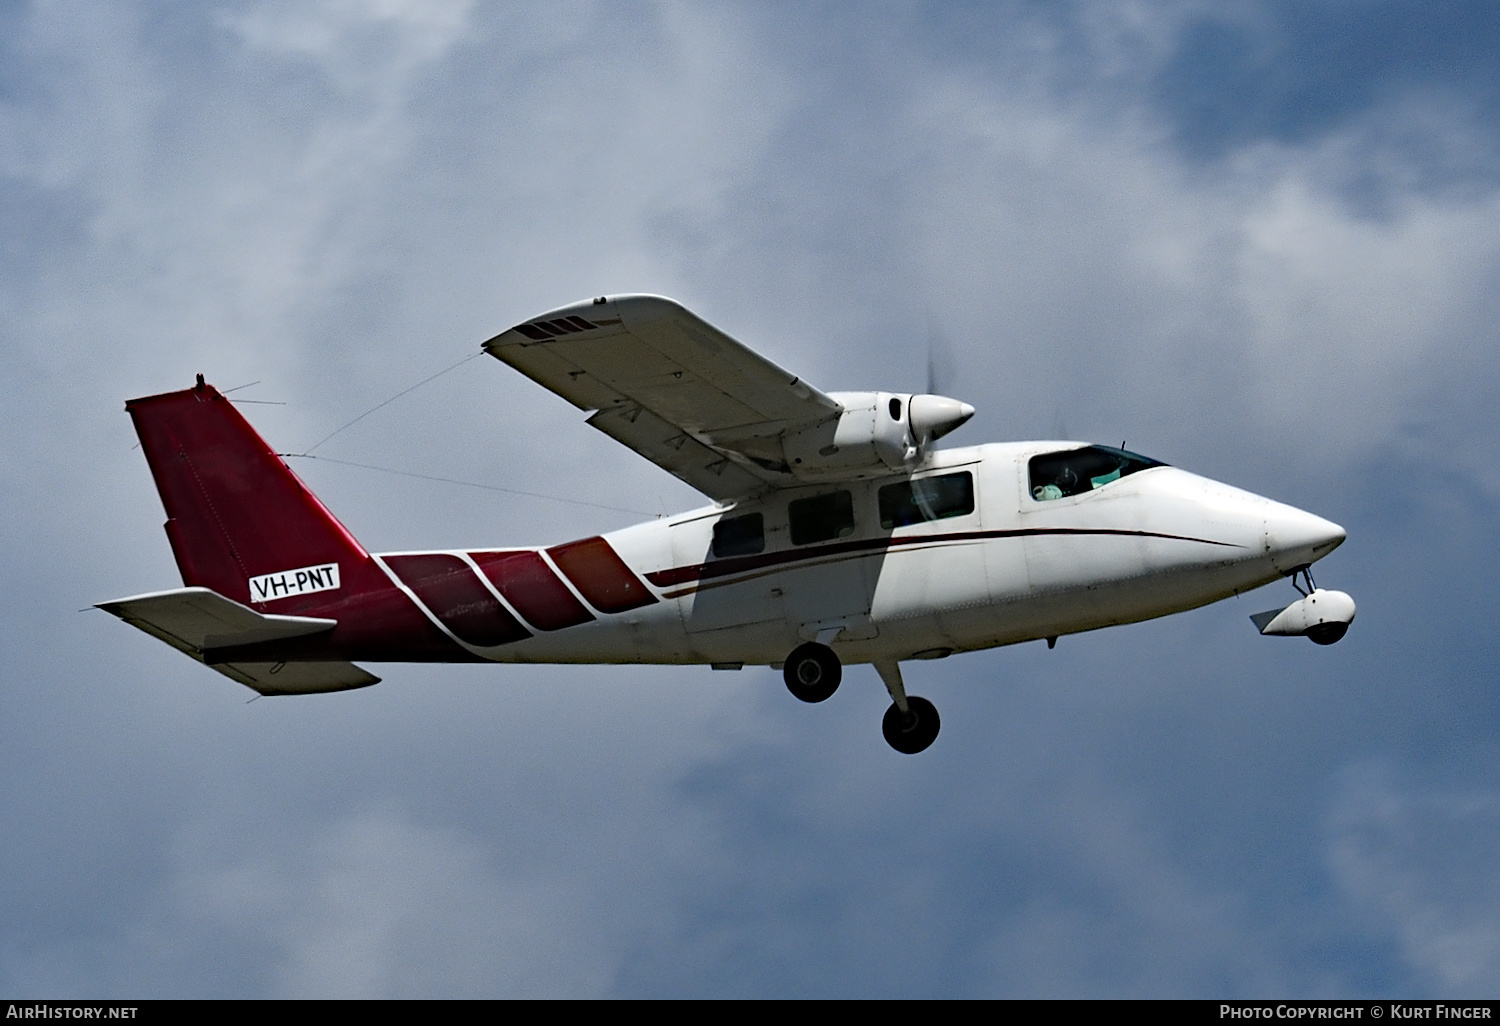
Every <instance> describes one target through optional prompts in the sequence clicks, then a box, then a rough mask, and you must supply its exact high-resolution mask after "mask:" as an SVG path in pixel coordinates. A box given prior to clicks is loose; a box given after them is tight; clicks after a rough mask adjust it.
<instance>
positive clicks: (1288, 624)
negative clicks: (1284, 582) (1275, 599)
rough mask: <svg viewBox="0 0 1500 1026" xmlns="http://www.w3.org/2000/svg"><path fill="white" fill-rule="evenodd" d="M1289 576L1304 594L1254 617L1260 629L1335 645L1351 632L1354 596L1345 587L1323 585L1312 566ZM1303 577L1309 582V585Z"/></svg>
mask: <svg viewBox="0 0 1500 1026" xmlns="http://www.w3.org/2000/svg"><path fill="white" fill-rule="evenodd" d="M1289 576H1290V577H1291V578H1292V587H1294V588H1296V589H1297V593H1298V594H1299V595H1301V596H1302V598H1301V599H1300V600H1299V601H1297V602H1293V603H1292V604H1291V605H1289V606H1287V607H1286V608H1285V609H1268V610H1266V611H1265V612H1264V613H1256V614H1255V615H1254V616H1252V617H1250V619H1251V621H1252V622H1253V623H1254V624H1255V626H1256V629H1257V630H1259V631H1260V632H1261V633H1262V634H1266V635H1282V636H1290V637H1304V638H1307V639H1308V640H1309V641H1311V642H1313V643H1314V644H1316V645H1332V644H1333V643H1334V642H1336V641H1338V640H1339V639H1340V638H1342V637H1343V636H1344V635H1345V634H1347V633H1348V631H1349V624H1351V623H1353V622H1354V612H1355V607H1354V600H1353V599H1352V598H1350V597H1349V596H1348V595H1347V594H1345V593H1344V592H1342V591H1324V590H1323V589H1322V588H1319V587H1318V586H1317V584H1315V583H1314V582H1313V579H1312V574H1311V572H1310V571H1309V568H1308V567H1305V566H1300V567H1298V568H1297V569H1295V570H1293V571H1292V572H1291V574H1290V575H1289ZM1299 577H1300V578H1301V579H1302V581H1305V582H1306V583H1307V587H1306V588H1304V587H1303V586H1302V584H1301V583H1299V581H1298V578H1299Z"/></svg>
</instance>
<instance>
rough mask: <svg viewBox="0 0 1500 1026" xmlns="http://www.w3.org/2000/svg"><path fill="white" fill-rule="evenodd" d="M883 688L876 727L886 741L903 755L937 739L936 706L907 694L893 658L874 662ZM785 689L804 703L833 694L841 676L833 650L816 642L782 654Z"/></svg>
mask: <svg viewBox="0 0 1500 1026" xmlns="http://www.w3.org/2000/svg"><path fill="white" fill-rule="evenodd" d="M875 669H876V671H877V672H878V673H879V674H880V679H881V680H883V681H885V689H886V690H887V691H889V692H890V694H891V707H890V708H889V709H887V710H886V711H885V719H884V720H882V721H881V724H880V729H881V732H882V733H884V734H885V739H886V742H887V743H888V744H889V745H890V746H891V747H892V748H894V749H895V750H896V751H898V752H900V753H902V754H903V755H916V754H917V753H918V752H921V751H925V750H926V749H927V748H928V747H929V746H930V745H931V744H932V743H933V742H934V741H936V740H937V736H938V730H939V729H941V727H942V721H941V720H940V719H939V718H938V711H937V708H936V707H935V706H934V705H933V704H932V703H931V702H929V701H927V699H925V698H919V697H917V696H916V695H911V696H908V695H907V693H906V686H905V684H904V683H903V682H902V680H901V664H900V663H898V662H896V661H895V660H894V659H891V660H883V661H881V662H877V663H876V664H875ZM782 676H783V677H784V678H785V679H786V687H787V690H788V691H790V692H791V693H792V694H793V695H795V696H796V697H797V698H800V699H801V700H802V701H804V702H822V701H826V700H827V699H829V698H831V697H832V696H833V693H834V692H835V691H837V690H838V687H839V682H840V681H841V680H842V679H843V676H844V667H843V664H842V663H840V662H839V657H838V656H837V655H835V654H834V652H833V649H831V648H829V647H828V646H827V645H821V644H819V643H818V642H816V641H809V642H808V643H806V644H805V645H798V646H797V647H796V648H794V649H793V650H792V654H791V655H789V656H787V657H786V665H785V666H783V667H782Z"/></svg>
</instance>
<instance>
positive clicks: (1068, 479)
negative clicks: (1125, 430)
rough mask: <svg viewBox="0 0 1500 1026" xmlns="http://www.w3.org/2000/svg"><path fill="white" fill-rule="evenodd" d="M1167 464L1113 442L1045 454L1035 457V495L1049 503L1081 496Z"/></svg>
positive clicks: (1033, 458)
mask: <svg viewBox="0 0 1500 1026" xmlns="http://www.w3.org/2000/svg"><path fill="white" fill-rule="evenodd" d="M1164 466H1166V464H1165V463H1162V462H1160V461H1159V460H1153V459H1147V458H1146V457H1145V456H1138V455H1136V454H1135V453H1133V452H1126V451H1125V450H1124V449H1116V448H1114V447H1113V446H1109V445H1091V446H1089V447H1088V448H1086V449H1069V450H1067V451H1066V452H1049V453H1044V454H1043V455H1041V456H1033V457H1032V458H1031V463H1030V465H1029V469H1030V471H1031V497H1032V498H1033V499H1036V500H1037V501H1038V502H1046V501H1047V500H1048V499H1061V498H1064V497H1065V496H1068V495H1081V494H1083V493H1084V492H1091V491H1093V490H1094V489H1096V488H1103V487H1104V486H1105V485H1107V484H1109V483H1110V482H1111V481H1118V480H1119V479H1120V478H1122V477H1128V476H1129V475H1131V474H1134V473H1138V472H1139V471H1142V470H1149V469H1150V468H1152V467H1164Z"/></svg>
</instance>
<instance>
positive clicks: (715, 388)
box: [484, 295, 843, 501]
mask: <svg viewBox="0 0 1500 1026" xmlns="http://www.w3.org/2000/svg"><path fill="white" fill-rule="evenodd" d="M484 349H485V351H486V352H488V353H489V354H490V355H491V356H494V357H495V358H497V359H499V360H502V361H504V362H505V363H507V364H509V365H510V366H512V367H514V368H515V369H516V370H518V371H520V372H521V373H522V374H525V375H526V376H527V377H529V378H531V379H532V380H533V381H535V382H537V384H539V385H541V386H542V387H544V388H547V389H549V390H551V391H553V392H556V393H557V394H558V395H560V396H562V397H563V398H564V399H566V400H568V401H569V402H570V403H572V404H573V405H574V406H577V407H578V408H579V409H582V410H589V411H593V415H592V416H590V417H589V418H588V423H590V424H592V425H593V426H594V427H596V428H598V429H599V430H600V431H603V432H604V433H605V434H607V435H609V436H610V437H611V438H614V439H615V440H617V441H619V442H621V443H623V444H625V445H627V446H629V447H630V448H632V449H634V450H635V451H636V452H638V453H640V454H641V455H642V456H644V457H646V458H647V459H648V460H650V461H651V462H652V463H655V464H656V465H657V466H659V467H661V468H662V469H663V470H666V471H668V472H669V473H671V474H674V475H676V476H677V477H679V478H681V479H682V480H683V481H686V482H687V483H688V484H690V485H692V486H693V487H694V488H696V489H698V490H699V491H700V492H703V493H704V494H705V495H707V496H709V497H710V498H713V499H717V500H720V501H723V500H727V499H732V498H736V497H739V496H743V495H747V494H750V493H752V492H757V491H760V490H762V489H764V488H766V487H768V486H778V485H789V484H794V483H798V482H797V478H795V477H793V475H792V474H791V471H790V470H789V469H788V467H787V465H786V462H785V460H786V457H785V455H784V453H783V449H782V444H781V439H782V436H783V435H784V434H785V433H787V432H788V431H795V430H800V429H803V428H806V427H809V426H812V425H816V424H820V423H823V422H827V421H833V420H836V419H837V418H838V417H839V415H840V414H841V413H842V411H843V407H842V406H841V405H840V404H839V403H838V402H837V401H836V400H834V399H833V398H831V397H829V396H827V395H825V394H823V393H822V392H820V391H818V390H817V389H815V388H813V387H812V386H810V385H808V384H807V383H806V382H804V381H802V380H801V379H800V378H798V377H797V376H796V375H794V374H791V373H789V372H787V371H785V370H783V369H782V368H780V367H778V366H776V364H774V363H772V362H771V361H770V360H767V359H766V358H765V357H763V356H761V355H760V354H758V353H755V352H753V351H751V350H750V349H748V348H746V347H745V346H743V345H741V344H740V343H739V342H736V341H735V340H734V339H732V338H730V337H729V336H728V335H726V334H724V333H723V332H722V331H720V330H719V329H718V328H715V327H714V326H713V325H711V324H709V323H708V322H707V321H705V320H703V319H702V318H700V317H698V316H696V315H695V314H693V313H691V312H690V311H688V310H687V309H685V308H684V307H682V306H681V305H680V304H678V303H676V302H673V301H672V300H670V299H666V298H664V297H662V296H649V295H627V296H609V297H601V298H599V299H595V300H593V301H592V302H584V303H575V304H574V305H572V306H567V307H563V308H561V309H558V310H553V311H551V312H549V313H545V314H542V315H541V316H540V317H535V318H532V319H531V320H530V321H527V322H526V323H524V324H518V325H516V326H515V327H514V328H511V329H510V330H508V331H505V332H502V333H500V334H499V335H496V336H495V337H494V338H492V339H490V340H489V341H488V342H486V343H485V344H484Z"/></svg>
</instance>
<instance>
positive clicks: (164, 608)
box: [97, 588, 338, 657]
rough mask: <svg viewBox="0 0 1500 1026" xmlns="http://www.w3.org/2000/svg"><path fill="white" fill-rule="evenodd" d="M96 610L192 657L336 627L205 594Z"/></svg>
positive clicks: (158, 595) (191, 592) (150, 598)
mask: <svg viewBox="0 0 1500 1026" xmlns="http://www.w3.org/2000/svg"><path fill="white" fill-rule="evenodd" d="M97 607H98V608H99V609H102V610H104V611H105V612H106V613H113V614H114V615H115V616H118V617H119V618H120V619H121V620H124V621H125V622H126V623H128V624H130V625H131V626H132V627H139V628H140V629H141V630H143V631H145V632H146V633H147V634H150V635H152V636H154V637H157V638H160V639H161V640H162V641H165V642H166V643H167V644H169V645H171V646H172V647H173V648H176V649H179V650H181V651H183V652H186V653H187V654H188V655H191V656H194V657H201V656H202V654H203V650H204V649H206V648H224V647H227V646H229V645H253V644H255V643H257V642H261V641H280V640H282V639H285V638H298V637H301V636H302V635H304V634H317V633H319V632H320V631H327V630H332V629H333V628H334V627H336V626H338V621H337V620H325V619H323V618H321V617H314V616H277V615H275V614H271V613H257V612H256V611H255V610H253V609H251V608H250V607H249V606H245V605H241V604H240V603H238V602H236V601H234V600H233V599H228V598H225V597H224V596H223V595H220V594H219V593H218V592H216V591H213V590H212V589H209V588H175V589H173V590H172V591H154V592H151V593H150V594H147V595H134V596H131V597H130V598H123V599H115V600H114V601H113V602H100V603H97Z"/></svg>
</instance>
